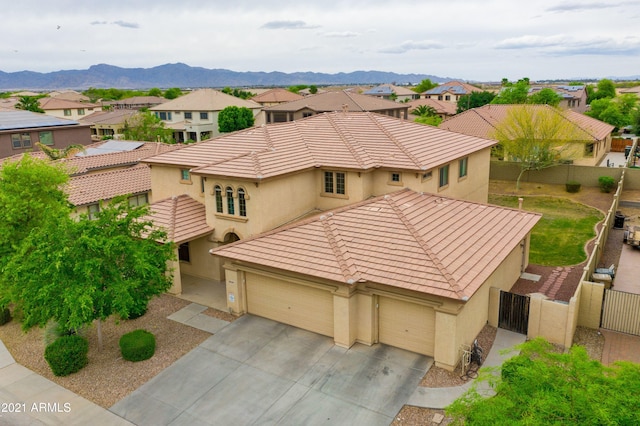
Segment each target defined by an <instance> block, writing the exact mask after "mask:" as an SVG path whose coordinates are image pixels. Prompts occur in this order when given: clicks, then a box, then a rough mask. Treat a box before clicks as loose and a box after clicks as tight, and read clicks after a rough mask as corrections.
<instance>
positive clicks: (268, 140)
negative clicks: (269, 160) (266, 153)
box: [262, 126, 276, 149]
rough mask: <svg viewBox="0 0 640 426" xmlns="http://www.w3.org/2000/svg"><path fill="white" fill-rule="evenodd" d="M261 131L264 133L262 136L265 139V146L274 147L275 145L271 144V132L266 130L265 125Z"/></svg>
mask: <svg viewBox="0 0 640 426" xmlns="http://www.w3.org/2000/svg"><path fill="white" fill-rule="evenodd" d="M262 133H263V134H264V138H265V139H266V141H267V146H268V147H269V148H271V149H276V147H275V145H274V144H273V140H271V134H270V133H269V131H268V130H267V126H262Z"/></svg>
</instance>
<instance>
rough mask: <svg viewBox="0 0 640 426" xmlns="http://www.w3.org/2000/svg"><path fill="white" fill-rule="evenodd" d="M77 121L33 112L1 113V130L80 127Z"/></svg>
mask: <svg viewBox="0 0 640 426" xmlns="http://www.w3.org/2000/svg"><path fill="white" fill-rule="evenodd" d="M78 124H80V123H78V122H77V121H73V120H66V119H64V118H58V117H52V116H50V115H46V114H39V113H35V112H31V111H0V130H12V129H29V128H34V127H54V126H69V125H78Z"/></svg>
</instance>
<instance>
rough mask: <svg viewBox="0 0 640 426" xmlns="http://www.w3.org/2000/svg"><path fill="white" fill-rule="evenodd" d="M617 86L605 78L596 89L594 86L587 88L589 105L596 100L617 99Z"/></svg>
mask: <svg viewBox="0 0 640 426" xmlns="http://www.w3.org/2000/svg"><path fill="white" fill-rule="evenodd" d="M615 97H616V85H615V83H614V82H613V81H611V80H609V79H607V78H603V79H602V80H600V81H598V84H597V85H596V87H595V88H594V87H593V85H589V86H587V103H589V104H590V103H591V102H593V101H594V100H596V99H604V98H615Z"/></svg>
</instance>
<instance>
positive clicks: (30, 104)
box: [16, 96, 44, 114]
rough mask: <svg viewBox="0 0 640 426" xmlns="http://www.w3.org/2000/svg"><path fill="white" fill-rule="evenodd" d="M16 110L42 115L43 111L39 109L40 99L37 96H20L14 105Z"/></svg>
mask: <svg viewBox="0 0 640 426" xmlns="http://www.w3.org/2000/svg"><path fill="white" fill-rule="evenodd" d="M16 109H22V110H25V111H31V112H38V113H41V114H42V113H44V110H43V109H42V108H40V98H39V97H38V96H21V97H20V99H19V100H18V103H17V104H16Z"/></svg>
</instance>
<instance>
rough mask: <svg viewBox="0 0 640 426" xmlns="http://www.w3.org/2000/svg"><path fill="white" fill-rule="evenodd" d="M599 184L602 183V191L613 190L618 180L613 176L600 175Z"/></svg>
mask: <svg viewBox="0 0 640 426" xmlns="http://www.w3.org/2000/svg"><path fill="white" fill-rule="evenodd" d="M598 184H599V185H600V191H602V192H611V190H612V189H613V188H614V187H615V186H616V181H615V179H613V178H612V177H611V176H600V177H599V178H598Z"/></svg>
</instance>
